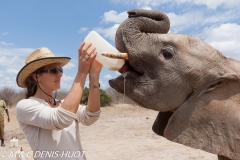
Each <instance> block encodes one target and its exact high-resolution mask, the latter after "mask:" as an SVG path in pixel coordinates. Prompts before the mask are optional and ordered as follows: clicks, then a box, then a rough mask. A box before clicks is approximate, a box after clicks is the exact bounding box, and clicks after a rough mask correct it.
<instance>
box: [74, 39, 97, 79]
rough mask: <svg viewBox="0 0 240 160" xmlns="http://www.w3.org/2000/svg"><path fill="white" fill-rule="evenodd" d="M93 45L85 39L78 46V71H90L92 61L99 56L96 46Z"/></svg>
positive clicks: (84, 72)
mask: <svg viewBox="0 0 240 160" xmlns="http://www.w3.org/2000/svg"><path fill="white" fill-rule="evenodd" d="M91 46H92V44H91V43H85V42H84V41H83V42H82V43H81V45H80V47H79V48H78V73H80V74H86V75H87V74H88V73H89V69H90V66H91V63H92V61H93V60H94V59H95V58H96V56H97V52H96V48H95V47H91ZM88 57H89V58H88Z"/></svg>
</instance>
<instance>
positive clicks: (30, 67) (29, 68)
mask: <svg viewBox="0 0 240 160" xmlns="http://www.w3.org/2000/svg"><path fill="white" fill-rule="evenodd" d="M70 60H71V58H70V57H47V58H42V59H37V60H34V61H32V62H30V63H28V64H26V65H25V66H24V67H23V68H22V69H21V70H20V71H19V73H18V75H17V78H16V81H17V84H18V86H19V87H22V88H25V87H26V84H25V80H26V78H27V77H28V76H29V75H30V74H32V73H33V72H34V71H36V70H37V69H39V68H41V67H43V66H46V65H49V64H53V63H58V64H59V65H60V66H61V67H63V66H65V65H66V64H67V63H68V62H69V61H70Z"/></svg>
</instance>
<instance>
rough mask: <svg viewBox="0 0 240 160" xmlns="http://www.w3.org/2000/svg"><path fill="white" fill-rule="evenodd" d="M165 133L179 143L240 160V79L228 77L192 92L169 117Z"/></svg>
mask: <svg viewBox="0 0 240 160" xmlns="http://www.w3.org/2000/svg"><path fill="white" fill-rule="evenodd" d="M164 136H165V137H166V138H167V139H169V140H171V141H173V142H177V143H181V144H184V145H186V146H189V147H192V148H196V149H201V150H204V151H207V152H210V153H213V154H217V155H223V156H226V157H228V158H231V159H240V82H239V80H238V78H236V77H235V78H234V77H225V78H222V79H219V80H217V81H216V82H214V84H212V85H210V86H209V87H207V89H205V91H202V93H201V94H195V95H192V96H191V97H190V98H189V99H188V100H187V101H185V102H184V104H183V105H181V106H180V107H179V108H178V109H177V110H176V111H175V112H174V114H173V115H172V117H171V118H170V119H169V121H168V124H167V126H166V128H165V131H164Z"/></svg>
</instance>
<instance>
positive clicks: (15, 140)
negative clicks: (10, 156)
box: [14, 136, 18, 147]
mask: <svg viewBox="0 0 240 160" xmlns="http://www.w3.org/2000/svg"><path fill="white" fill-rule="evenodd" d="M14 147H18V138H17V136H16V138H15V139H14Z"/></svg>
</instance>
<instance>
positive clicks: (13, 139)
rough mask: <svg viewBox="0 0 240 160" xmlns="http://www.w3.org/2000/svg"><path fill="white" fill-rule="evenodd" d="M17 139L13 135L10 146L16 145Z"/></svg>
mask: <svg viewBox="0 0 240 160" xmlns="http://www.w3.org/2000/svg"><path fill="white" fill-rule="evenodd" d="M14 141H15V138H14V137H12V138H11V139H10V147H14V143H15V142H14Z"/></svg>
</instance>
